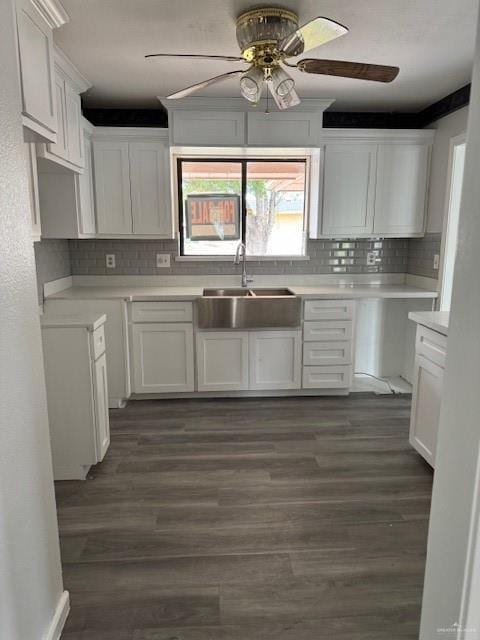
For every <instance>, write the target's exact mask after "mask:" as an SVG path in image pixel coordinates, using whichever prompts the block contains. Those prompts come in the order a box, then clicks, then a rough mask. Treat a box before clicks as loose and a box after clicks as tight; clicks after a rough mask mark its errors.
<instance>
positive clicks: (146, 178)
mask: <svg viewBox="0 0 480 640" xmlns="http://www.w3.org/2000/svg"><path fill="white" fill-rule="evenodd" d="M129 154H130V188H131V196H132V218H133V233H135V234H146V235H149V234H154V235H159V236H167V237H169V236H170V235H171V233H172V224H171V215H170V184H169V180H168V171H166V168H167V167H168V161H169V155H168V145H167V144H166V143H162V142H131V143H130V144H129Z"/></svg>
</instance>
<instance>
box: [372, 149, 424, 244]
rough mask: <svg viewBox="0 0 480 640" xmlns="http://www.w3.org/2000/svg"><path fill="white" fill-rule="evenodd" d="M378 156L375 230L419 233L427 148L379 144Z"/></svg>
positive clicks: (422, 225)
mask: <svg viewBox="0 0 480 640" xmlns="http://www.w3.org/2000/svg"><path fill="white" fill-rule="evenodd" d="M377 158H378V160H377V164H378V168H377V183H376V190H375V222H374V228H373V230H374V233H375V234H378V235H384V234H395V235H402V234H408V235H413V234H422V233H423V231H424V219H425V204H426V193H427V179H428V161H429V147H427V146H426V145H424V144H390V145H386V144H381V145H379V147H378V156H377Z"/></svg>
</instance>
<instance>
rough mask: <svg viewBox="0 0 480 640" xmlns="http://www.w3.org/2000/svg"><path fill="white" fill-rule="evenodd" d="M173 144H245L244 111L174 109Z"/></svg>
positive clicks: (172, 118) (172, 117)
mask: <svg viewBox="0 0 480 640" xmlns="http://www.w3.org/2000/svg"><path fill="white" fill-rule="evenodd" d="M170 115H171V120H172V124H171V125H170V126H171V136H172V142H173V144H187V145H195V144H201V145H210V146H211V145H227V146H234V145H244V144H245V112H244V111H199V110H198V109H195V111H173V113H171V114H170Z"/></svg>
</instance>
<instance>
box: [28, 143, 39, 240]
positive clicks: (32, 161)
mask: <svg viewBox="0 0 480 640" xmlns="http://www.w3.org/2000/svg"><path fill="white" fill-rule="evenodd" d="M25 152H26V157H27V171H28V189H29V193H30V214H31V220H32V240H33V241H34V242H35V241H37V240H40V236H41V231H42V230H41V225H40V201H39V196H38V172H37V154H36V152H35V143H33V142H27V143H25Z"/></svg>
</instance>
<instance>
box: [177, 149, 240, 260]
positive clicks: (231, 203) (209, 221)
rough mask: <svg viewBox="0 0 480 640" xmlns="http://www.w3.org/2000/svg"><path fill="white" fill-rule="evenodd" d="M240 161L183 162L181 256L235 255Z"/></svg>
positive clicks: (238, 217)
mask: <svg viewBox="0 0 480 640" xmlns="http://www.w3.org/2000/svg"><path fill="white" fill-rule="evenodd" d="M241 194H242V165H241V163H240V162H230V161H228V162H218V161H217V162H215V161H213V162H210V161H208V160H195V161H182V197H183V247H184V251H183V253H184V255H187V256H188V255H190V256H204V255H234V254H235V250H236V247H237V245H238V243H239V242H240V240H241V237H242V230H241Z"/></svg>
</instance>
